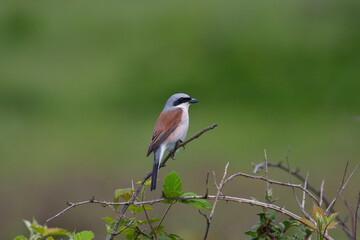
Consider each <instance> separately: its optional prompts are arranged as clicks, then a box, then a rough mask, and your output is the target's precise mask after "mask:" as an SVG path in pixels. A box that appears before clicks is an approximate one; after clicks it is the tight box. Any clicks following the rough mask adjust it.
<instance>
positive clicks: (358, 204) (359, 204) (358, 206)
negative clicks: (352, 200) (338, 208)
mask: <svg viewBox="0 0 360 240" xmlns="http://www.w3.org/2000/svg"><path fill="white" fill-rule="evenodd" d="M359 208H360V192H359V197H358V202H357V206H356V211H355V229H354V230H355V231H354V240H356V229H357V221H358V213H359Z"/></svg>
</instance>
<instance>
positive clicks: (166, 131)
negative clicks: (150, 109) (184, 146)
mask: <svg viewBox="0 0 360 240" xmlns="http://www.w3.org/2000/svg"><path fill="white" fill-rule="evenodd" d="M181 115H182V109H175V110H172V111H168V112H163V113H161V114H160V116H159V118H158V120H157V121H156V124H155V127H154V131H153V134H152V137H151V141H150V146H149V149H148V152H147V155H146V156H147V157H148V156H149V155H150V154H151V153H152V152H153V151H154V150H155V149H156V148H158V147H159V146H160V144H161V143H163V142H164V141H165V139H166V138H167V137H168V136H169V135H170V134H171V133H172V132H173V131H174V130H175V129H176V127H177V126H178V125H179V123H180V121H181Z"/></svg>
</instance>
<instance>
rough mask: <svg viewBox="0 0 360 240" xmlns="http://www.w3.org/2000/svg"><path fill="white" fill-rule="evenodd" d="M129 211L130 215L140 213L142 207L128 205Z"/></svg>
mask: <svg viewBox="0 0 360 240" xmlns="http://www.w3.org/2000/svg"><path fill="white" fill-rule="evenodd" d="M129 210H130V211H131V212H132V213H141V212H142V211H143V208H142V206H134V205H130V206H129Z"/></svg>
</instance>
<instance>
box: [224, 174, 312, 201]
mask: <svg viewBox="0 0 360 240" xmlns="http://www.w3.org/2000/svg"><path fill="white" fill-rule="evenodd" d="M237 176H242V177H247V178H253V179H260V180H263V181H266V178H265V177H263V176H254V175H249V174H246V173H242V172H238V173H235V174H233V175H231V176H230V177H229V178H228V179H227V180H226V183H227V182H228V181H230V180H232V179H233V178H234V177H237ZM268 182H269V183H270V184H277V185H281V186H287V187H291V188H298V189H301V190H302V191H303V192H306V193H307V194H308V195H309V197H311V198H312V199H314V201H315V202H317V203H318V201H319V200H318V199H317V198H316V197H315V196H314V195H313V194H312V193H311V192H310V191H308V190H307V189H305V188H304V187H303V186H301V184H291V183H284V182H279V181H275V180H270V179H268Z"/></svg>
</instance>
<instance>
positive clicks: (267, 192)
mask: <svg viewBox="0 0 360 240" xmlns="http://www.w3.org/2000/svg"><path fill="white" fill-rule="evenodd" d="M264 155H265V178H266V196H267V198H268V200H270V196H269V190H270V187H269V178H268V159H267V156H266V149H264Z"/></svg>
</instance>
